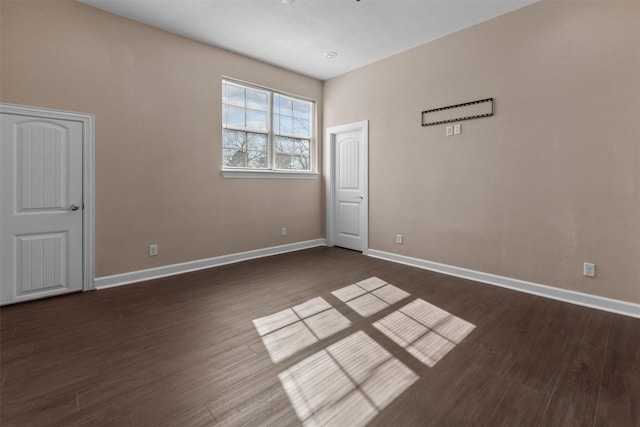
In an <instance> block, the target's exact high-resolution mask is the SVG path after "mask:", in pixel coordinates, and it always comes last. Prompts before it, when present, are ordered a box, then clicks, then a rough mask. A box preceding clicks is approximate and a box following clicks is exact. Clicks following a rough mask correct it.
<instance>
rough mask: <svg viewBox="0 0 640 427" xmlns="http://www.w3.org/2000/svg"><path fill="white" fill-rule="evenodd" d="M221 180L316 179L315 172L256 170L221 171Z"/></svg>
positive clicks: (317, 176)
mask: <svg viewBox="0 0 640 427" xmlns="http://www.w3.org/2000/svg"><path fill="white" fill-rule="evenodd" d="M222 177H223V178H262V179H274V178H275V179H318V178H320V174H319V173H317V172H287V171H270V170H264V171H256V170H229V169H226V170H223V171H222Z"/></svg>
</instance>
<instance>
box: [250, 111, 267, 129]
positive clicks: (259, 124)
mask: <svg viewBox="0 0 640 427" xmlns="http://www.w3.org/2000/svg"><path fill="white" fill-rule="evenodd" d="M247 129H256V130H267V113H265V112H262V111H251V110H247Z"/></svg>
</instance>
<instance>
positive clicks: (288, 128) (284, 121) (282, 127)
mask: <svg viewBox="0 0 640 427" xmlns="http://www.w3.org/2000/svg"><path fill="white" fill-rule="evenodd" d="M277 123H278V128H277V129H276V133H289V134H290V133H293V122H292V119H291V117H287V116H279V117H278V120H277Z"/></svg>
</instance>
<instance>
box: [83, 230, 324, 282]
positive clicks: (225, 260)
mask: <svg viewBox="0 0 640 427" xmlns="http://www.w3.org/2000/svg"><path fill="white" fill-rule="evenodd" d="M326 245H327V241H326V240H325V239H315V240H307V241H304V242H298V243H290V244H287V245H281V246H272V247H270V248H263V249H256V250H253V251H247V252H238V253H235V254H229V255H222V256H218V257H214V258H207V259H200V260H197V261H189V262H183V263H180V264H172V265H165V266H162V267H156V268H150V269H147V270H138V271H132V272H129V273H123V274H115V275H113V276H104V277H97V278H96V280H95V288H96V289H107V288H113V287H115V286H122V285H128V284H131V283H136V282H142V281H145V280H151V279H159V278H161V277H167V276H174V275H176V274H182V273H188V272H190V271H196V270H203V269H205V268H211V267H218V266H221V265H225V264H232V263H236V262H241V261H247V260H250V259H255V258H263V257H267V256H271V255H278V254H284V253H287V252H294V251H299V250H302V249H310V248H315V247H318V246H326Z"/></svg>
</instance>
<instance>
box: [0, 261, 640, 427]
mask: <svg viewBox="0 0 640 427" xmlns="http://www.w3.org/2000/svg"><path fill="white" fill-rule="evenodd" d="M373 276H375V277H378V278H381V279H382V280H384V281H385V282H388V283H391V284H393V285H394V286H396V287H398V288H400V289H402V290H404V291H406V292H408V293H409V294H410V296H409V297H407V298H405V299H403V300H401V301H399V302H396V303H394V304H391V305H390V306H388V307H387V308H385V309H383V310H381V311H379V312H378V313H376V314H374V315H372V316H369V317H363V316H361V315H359V314H358V313H356V312H355V311H354V310H353V309H351V308H350V307H349V306H347V305H346V304H345V303H344V302H342V301H340V300H339V299H338V298H336V297H335V296H334V295H333V294H332V293H331V292H332V291H335V290H337V289H340V288H343V287H345V286H347V285H350V284H353V283H356V282H358V281H361V280H364V279H367V278H369V277H373ZM316 297H322V298H323V299H324V300H325V301H326V302H327V303H329V304H330V305H331V307H332V308H334V309H336V310H337V311H338V312H339V314H342V316H344V317H345V318H346V319H348V321H349V322H350V324H349V326H348V327H346V328H344V329H342V330H339V331H338V332H336V333H334V334H333V335H331V336H329V337H326V338H323V339H318V340H317V342H315V343H314V344H312V345H310V346H307V347H306V348H304V349H302V350H300V351H297V352H295V354H293V355H291V356H290V357H287V358H285V359H284V360H281V361H278V362H277V363H274V362H273V361H272V359H271V357H270V354H269V351H268V350H267V348H266V347H265V344H264V342H263V338H264V337H260V335H259V334H258V331H257V330H256V327H255V326H254V324H253V320H254V319H258V318H263V317H267V316H270V315H273V314H274V313H277V312H280V311H283V310H286V309H289V308H292V307H294V306H297V305H298V304H302V303H304V302H305V301H309V300H311V299H313V298H316ZM416 299H422V300H424V301H426V302H428V303H430V304H432V305H433V306H435V307H438V308H439V309H441V310H445V311H446V312H448V313H449V314H450V315H451V316H453V318H459V319H462V320H464V321H466V322H470V323H472V324H473V325H475V329H473V331H472V332H470V333H469V334H468V335H467V336H466V337H464V339H462V340H461V341H460V342H458V343H455V346H454V347H453V348H452V349H451V350H450V351H449V352H448V353H446V354H445V355H444V356H443V357H442V358H441V359H439V360H438V361H437V363H436V364H435V365H433V366H431V367H430V366H427V365H426V364H424V363H422V362H421V361H420V360H419V359H417V358H416V357H414V356H413V355H411V354H410V353H409V352H408V351H407V350H406V349H405V348H403V347H401V346H400V345H398V344H397V343H396V342H394V340H392V339H390V338H389V337H388V336H387V335H385V334H384V333H382V332H381V331H380V330H379V329H377V328H375V327H374V326H373V323H374V322H376V321H378V320H380V319H382V318H383V317H385V316H387V315H389V314H391V313H394V312H396V311H397V310H399V309H400V308H402V307H403V306H405V305H406V304H408V303H409V302H411V301H414V300H416ZM450 318H451V317H450ZM430 327H433V328H434V330H436V329H437V328H438V326H430ZM359 331H362V332H364V333H365V334H366V335H367V336H368V337H370V338H371V339H372V340H373V342H374V343H376V344H375V345H378V346H381V347H382V349H384V350H386V351H384V350H380V351H382V352H383V353H384V354H388V357H391V358H392V359H394V361H395V362H394V363H395V365H394V366H396V365H404V366H405V367H406V368H408V369H409V370H410V371H412V372H413V373H414V374H415V375H416V376H417V380H416V381H415V382H412V383H407V384H408V385H407V386H406V389H403V390H402V392H401V393H400V394H399V395H398V396H395V395H394V396H391V397H390V398H389V399H387V400H388V402H387V401H385V403H384V404H383V405H380V404H378V405H373V409H370V411H373V412H370V414H369V415H368V416H369V418H370V420H369V422H368V424H369V425H372V426H490V427H493V426H616V427H626V426H629V427H638V426H640V320H639V319H633V318H629V317H624V316H619V315H615V314H611V313H606V312H601V311H597V310H593V309H588V308H584V307H579V306H574V305H570V304H565V303H561V302H557V301H553V300H548V299H544V298H540V297H536V296H532V295H527V294H522V293H518V292H513V291H509V290H506V289H501V288H497V287H493V286H489V285H483V284H479V283H474V282H471V281H467V280H463V279H458V278H454V277H448V276H444V275H440V274H437V273H433V272H429V271H425V270H420V269H416V268H412V267H407V266H403V265H399V264H394V263H390V262H386V261H382V260H378V259H374V258H368V257H365V256H362V255H361V254H358V253H356V252H352V251H348V250H343V249H338V248H315V249H310V250H305V251H299V252H294V253H290V254H285V255H279V256H274V257H269V258H263V259H258V260H253V261H248V262H243V263H239V264H233V265H228V266H224V267H219V268H214V269H209V270H203V271H198V272H194V273H189V274H185V275H180V276H174V277H169V278H164V279H158V280H153V281H149V282H144V283H139V284H135V285H129V286H123V287H119V288H113V289H108V290H102V291H96V292H88V293H78V294H72V295H66V296H62V297H56V298H51V299H46V300H40V301H35V302H29V303H23V304H17V305H12V306H6V307H2V308H1V309H0V334H1V335H0V345H1V349H0V358H1V359H0V386H1V389H0V425H2V426H3V427H10V426H21V427H22V426H29V427H38V426H212V425H228V426H241V425H256V426H262V425H274V426H289V425H292V426H293V425H301V424H303V422H304V421H309V420H310V418H304V416H302V417H301V416H300V415H299V413H298V412H304V411H303V410H302V409H300V408H301V406H300V405H302V404H308V405H309V406H308V407H314V406H313V405H314V403H313V401H314V399H315V401H316V403H315V405H316V407H318V405H320V407H322V411H324V412H323V413H326V414H329V415H327V416H328V417H329V418H328V419H329V420H333V422H334V423H338V421H336V420H339V419H357V418H358V416H360V415H366V414H359V413H358V411H363V410H364V409H362V408H364V406H362V405H360V406H357V405H355V404H354V405H355V406H354V405H352V406H349V407H346V406H345V405H344V401H346V399H347V396H346V395H345V397H344V398H342V397H340V396H337V397H336V396H328V397H326V399H334V400H333V403H332V404H331V405H328V404H324V403H322V402H323V401H322V399H324V398H325V397H319V396H316V395H315V393H314V395H311V396H306V398H307V399H308V400H309V402H306V403H305V402H302V403H301V402H292V400H291V399H290V394H289V393H290V390H289V391H287V390H285V387H284V386H283V382H281V379H280V378H279V375H280V374H282V373H283V372H285V371H288V370H290V369H291V368H292V367H294V366H302V365H303V362H305V361H306V362H308V361H309V360H311V356H313V355H318V354H320V353H322V354H330V351H329V350H327V349H330V348H333V347H335V346H333V345H334V344H336V343H344V342H346V341H345V339H346V338H347V337H351V336H353V334H355V333H357V332H359ZM332 346H333V347H332ZM327 351H329V353H327ZM381 354H382V353H381ZM329 357H330V358H335V356H334V355H333V353H331V355H330V356H329ZM331 360H333V359H331ZM336 360H337V359H336ZM332 363H333V362H332ZM363 363H364V361H363ZM363 366H364V365H363ZM376 366H377V365H376ZM339 368H340V370H339V371H338V372H342V371H341V370H343V371H344V372H346V374H347V376H348V375H351V373H350V372H349V369H348V368H346V367H344V366H343V365H340V367H339ZM376 369H378V367H376V368H375V369H373V368H372V369H371V372H368V373H367V375H368V376H367V377H366V378H367V379H373V378H374V376H375V375H377V373H376ZM325 370H328V368H327V369H325ZM318 372H320V375H322V372H323V369H320V370H319V371H318ZM360 374H362V372H360ZM340 375H342V374H340ZM332 378H337V377H332ZM311 380H313V378H307V379H306V380H304V379H299V381H300V382H299V385H300V387H301V388H302V389H304V387H307V386H308V385H305V381H307V382H309V381H311ZM316 380H317V378H316ZM331 381H333V380H331ZM331 381H330V380H329V379H327V380H326V381H325V383H326V384H325V386H326V387H330V386H332V384H329V383H331ZM353 381H354V384H353V385H352V387H353V390H352V391H351V392H349V393H351V394H349V395H348V396H349V397H355V396H356V395H358V396H360V395H363V396H364V400H363V401H364V402H365V403H366V402H375V401H376V398H375V396H373V395H372V394H371V393H372V392H370V391H367V390H368V388H367V387H368V385H367V383H366V380H365V383H358V382H357V381H356V380H353ZM372 381H373V380H372ZM316 382H317V381H316ZM333 385H334V386H335V384H333ZM321 392H322V390H320V391H319V393H321ZM377 392H380V393H383V394H384V393H385V390H384V387H383V388H382V389H380V390H378V391H376V393H377ZM367 393H369V394H367ZM372 396H373V397H372ZM318 402H320V403H318ZM332 405H334V406H336V407H338V406H340V405H342V406H345V407H346V408H347V409H345V410H344V411H343V413H341V414H337V412H336V414H333V413H331V411H332V408H333V406H332ZM369 406H371V405H369ZM296 410H297V411H298V412H296ZM312 412H313V411H312ZM318 414H320V412H318V413H317V414H316V415H318ZM334 415H335V418H331V417H332V416H334ZM318 416H319V415H318ZM340 417H347V418H340ZM349 417H351V418H349ZM301 418H302V419H301Z"/></svg>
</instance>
